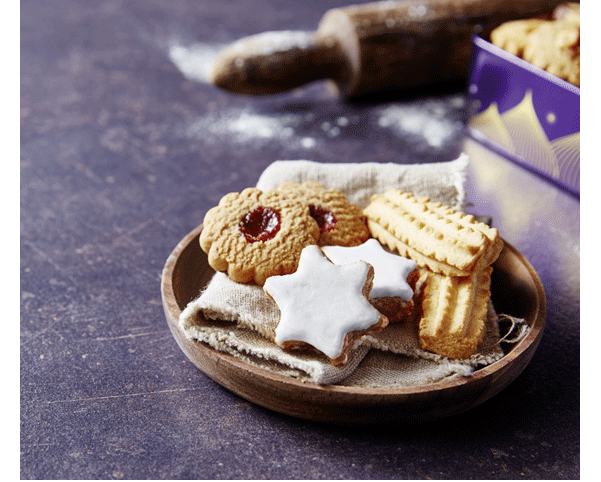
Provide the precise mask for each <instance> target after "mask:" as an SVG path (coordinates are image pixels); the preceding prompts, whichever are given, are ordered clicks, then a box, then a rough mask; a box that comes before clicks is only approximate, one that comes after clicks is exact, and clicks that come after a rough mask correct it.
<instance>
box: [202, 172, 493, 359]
mask: <svg viewBox="0 0 601 482" xmlns="http://www.w3.org/2000/svg"><path fill="white" fill-rule="evenodd" d="M200 245H201V248H202V249H203V250H204V251H205V252H206V253H207V254H208V261H209V264H210V265H211V266H212V267H213V268H214V269H215V270H217V271H222V272H224V273H227V275H228V276H229V278H230V279H231V280H232V281H235V282H236V283H250V284H255V285H258V286H260V287H263V290H264V292H265V294H266V296H267V297H268V299H269V300H271V302H273V303H275V304H276V305H277V307H278V308H279V310H280V314H281V316H280V321H279V324H278V325H277V327H276V328H275V329H274V330H271V331H269V332H268V334H267V335H266V336H267V337H268V338H269V339H270V340H271V341H272V342H274V343H276V344H277V345H278V346H280V347H281V348H282V349H285V350H292V349H305V350H306V349H311V350H316V351H318V352H320V353H322V354H324V355H326V356H327V358H328V359H329V360H330V362H331V363H332V364H334V365H343V364H345V363H346V362H347V361H348V360H349V357H350V354H351V353H352V351H353V350H355V349H357V347H358V346H359V345H360V344H361V342H362V339H363V338H364V337H365V336H366V335H370V334H373V333H376V332H378V331H381V330H384V329H386V327H387V326H388V325H389V323H418V324H419V343H420V345H421V346H422V348H423V349H424V350H428V351H431V352H433V353H436V354H438V355H441V356H444V357H449V358H455V359H461V358H468V357H470V356H471V355H473V354H475V353H476V351H477V347H478V343H479V342H480V341H481V340H482V338H483V336H484V332H485V328H484V326H485V318H486V313H487V306H488V302H489V299H490V275H491V272H492V268H491V264H492V263H493V262H494V261H495V260H496V258H497V257H498V256H499V253H500V251H501V249H502V247H503V242H502V241H501V239H500V237H499V234H498V232H497V230H496V229H493V228H490V227H488V226H487V225H485V224H483V223H480V222H477V221H476V220H475V218H474V217H473V216H470V215H465V214H463V213H460V212H457V211H454V210H453V209H451V208H450V207H448V206H445V205H443V204H441V203H434V202H431V201H430V199H429V198H427V197H423V196H417V195H413V194H411V193H407V192H402V191H399V190H394V189H390V190H387V191H386V192H384V193H381V194H375V195H374V196H373V197H372V199H371V203H370V204H369V205H368V206H367V207H366V208H365V209H364V210H361V209H359V208H358V207H357V206H355V205H353V204H351V203H349V202H348V201H347V200H346V198H345V196H344V194H343V193H342V192H341V191H337V190H335V189H326V188H324V187H323V186H321V185H320V184H317V183H315V182H307V183H303V184H294V183H285V184H283V185H281V186H280V187H279V188H278V189H272V190H268V191H261V190H260V189H257V188H248V189H245V190H244V191H242V192H241V193H230V194H227V195H226V196H224V197H223V198H222V199H221V201H220V203H219V205H218V206H216V207H214V208H212V209H211V210H209V211H208V212H207V214H206V216H205V218H204V228H203V231H202V233H201V236H200Z"/></svg>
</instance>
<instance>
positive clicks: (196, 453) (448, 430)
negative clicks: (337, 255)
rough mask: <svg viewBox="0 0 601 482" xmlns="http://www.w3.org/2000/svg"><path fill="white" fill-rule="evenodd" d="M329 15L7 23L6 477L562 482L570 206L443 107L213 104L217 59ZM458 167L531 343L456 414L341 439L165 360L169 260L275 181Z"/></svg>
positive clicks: (569, 351) (250, 12)
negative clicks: (324, 172)
mask: <svg viewBox="0 0 601 482" xmlns="http://www.w3.org/2000/svg"><path fill="white" fill-rule="evenodd" d="M344 3H345V2H342V1H335V0H328V1H322V2H311V1H300V0H299V1H295V2H285V1H278V0H229V1H228V0H226V1H223V2H211V1H183V0H176V1H170V0H153V1H140V0H131V1H120V0H104V1H102V0H86V1H75V0H64V1H56V0H54V1H44V0H39V1H23V2H21V184H20V190H21V194H20V202H21V273H20V274H21V338H20V354H21V360H20V363H21V378H20V383H21V421H20V424H21V440H20V443H21V445H20V448H21V477H22V478H24V479H69V478H71V479H72V478H76V479H148V478H151V479H152V478H154V479H184V478H200V479H257V478H275V479H288V478H300V479H307V478H309V479H337V478H339V479H411V478H415V479H426V478H431V479H474V478H475V479H490V478H496V479H573V478H578V477H579V451H580V445H579V440H580V426H579V416H580V411H579V401H580V395H579V393H580V381H579V380H580V376H579V373H580V365H579V359H580V358H579V357H580V341H579V340H580V326H579V321H580V314H579V304H580V284H579V280H580V271H579V269H580V268H579V266H580V237H579V219H580V215H579V209H580V204H579V201H578V200H577V199H574V198H573V197H571V196H569V195H566V194H565V193H562V192H561V191H559V190H558V189H557V188H555V187H554V186H552V185H551V184H549V183H547V182H545V181H543V180H541V179H539V178H538V177H537V176H534V175H532V174H530V173H528V172H526V171H524V170H522V169H521V168H519V167H517V166H515V165H513V164H511V163H509V162H507V161H505V160H504V159H501V158H498V157H497V156H495V155H494V154H492V153H490V152H488V151H486V150H485V149H483V148H482V147H481V146H479V145H477V144H476V143H474V142H473V141H471V140H469V139H466V138H465V136H464V133H463V126H464V124H465V121H466V119H467V102H466V99H465V97H464V95H463V90H464V89H463V86H461V85H460V86H457V85H454V86H438V87H437V88H436V89H428V90H422V91H411V92H402V93H399V95H397V96H394V97H391V96H389V97H388V98H386V97H382V96H380V97H377V98H376V97H374V98H370V99H364V100H362V101H356V102H348V101H343V100H340V99H338V98H336V97H335V96H334V95H333V93H332V92H331V91H330V90H329V89H328V88H327V86H326V85H325V84H324V83H321V82H317V83H314V84H311V85H308V86H305V87H303V88H300V89H297V90H295V91H293V92H290V93H286V94H281V95H277V96H273V97H265V98H250V97H241V96H236V95H232V94H228V93H226V92H222V91H220V90H218V89H216V88H215V87H213V86H211V85H209V84H208V83H207V82H206V74H205V73H206V66H207V65H208V60H210V58H211V57H212V56H214V53H215V52H216V51H217V50H218V49H219V48H221V47H223V46H225V45H226V44H228V43H230V42H231V41H233V40H236V39H237V38H239V37H242V36H246V35H250V34H254V33H259V32H262V31H268V30H289V29H290V30H313V29H314V28H315V27H316V25H317V23H318V21H319V19H320V18H321V16H322V14H323V12H325V10H326V9H328V8H330V7H334V6H340V5H343V4H344ZM461 150H466V151H468V153H470V155H471V156H472V166H471V168H470V183H469V189H470V192H469V199H470V208H471V210H472V212H474V213H476V214H487V215H492V216H493V220H494V224H495V225H496V226H497V227H498V228H499V230H500V231H501V233H502V235H503V236H504V238H505V239H507V240H508V241H509V242H510V243H512V244H513V245H514V246H516V247H517V248H518V249H519V250H520V251H521V252H522V253H523V254H524V255H525V256H526V257H527V258H528V259H529V260H530V261H531V263H532V264H533V265H534V267H535V269H536V270H537V271H538V272H539V275H540V276H541V279H542V280H543V283H544V285H545V289H546V291H547V297H548V299H547V302H548V317H547V328H546V332H545V336H544V337H543V339H542V341H541V344H540V346H539V349H538V351H537V353H536V354H535V356H534V358H533V360H532V362H531V364H530V365H529V366H528V367H527V369H526V370H525V371H524V373H523V374H522V375H521V376H520V377H518V379H517V380H516V381H515V382H514V383H512V384H511V385H510V386H509V387H508V388H507V389H505V390H504V391H503V392H502V393H500V394H499V395H497V396H495V397H494V398H493V399H491V400H489V401H488V402H486V403H484V404H482V405H481V406H479V407H477V408H475V409H473V410H470V411H469V412H467V413H464V414H461V415H457V416H454V417H450V418H447V419H445V420H442V421H437V422H431V423H425V424H421V425H414V426H400V427H366V428H352V427H345V426H331V425H328V424H319V423H311V422H307V421H303V420H297V419H294V418H290V417H287V416H284V415H280V414H278V413H273V412H271V411H268V410H265V409H263V408H260V407H257V406H255V405H253V404H250V403H248V402H246V401H244V400H242V399H241V398H239V397H237V396H236V395H233V394H232V393H230V392H229V391H227V390H225V389H223V388H221V387H220V386H219V385H217V384H215V383H214V382H213V381H211V380H210V379H209V378H207V377H206V376H205V375H204V374H203V373H202V372H200V371H199V370H197V369H196V368H195V367H194V365H192V363H191V362H189V361H188V360H187V359H186V357H185V356H184V355H183V353H182V352H181V351H180V350H179V348H178V346H177V345H176V343H175V341H174V340H173V338H172V337H171V334H170V332H169V329H168V327H167V324H166V322H165V319H164V315H163V310H162V307H161V299H160V292H159V284H160V275H161V270H162V268H163V264H164V262H165V260H166V258H167V257H168V255H169V253H170V252H171V250H172V249H173V248H174V247H175V245H176V244H177V243H178V242H179V240H180V239H181V238H183V237H184V236H185V235H186V234H187V233H188V232H189V231H190V230H191V229H193V228H194V227H195V226H197V225H198V224H200V222H201V221H202V217H203V215H204V213H205V212H206V211H207V210H208V209H209V208H210V207H212V206H213V205H215V204H216V203H217V202H218V200H219V198H220V197H221V196H222V195H224V194H225V193H227V192H230V191H238V190H241V189H242V188H244V187H247V186H251V185H254V184H255V182H256V180H257V179H258V176H259V174H260V173H261V171H262V170H263V169H264V168H265V167H266V166H267V165H269V164H270V163H271V162H273V161H275V160H278V159H310V160H315V161H321V162H363V161H380V162H400V163H403V162H405V163H407V162H432V161H447V160H451V159H454V158H455V157H456V156H457V154H458V153H459V152H460V151H461Z"/></svg>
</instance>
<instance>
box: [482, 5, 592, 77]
mask: <svg viewBox="0 0 601 482" xmlns="http://www.w3.org/2000/svg"><path fill="white" fill-rule="evenodd" d="M490 41H491V42H492V43H493V44H494V45H496V46H497V47H501V48H502V49H504V50H507V51H508V52H510V53H512V54H513V55H516V56H518V57H521V58H523V59H524V60H527V61H528V62H530V63H532V64H534V65H536V66H537V67H540V68H542V69H545V70H546V71H548V72H550V73H552V74H554V75H556V76H558V77H560V78H562V79H564V80H567V81H568V82H570V83H572V84H574V85H576V86H578V87H580V4H579V3H575V2H570V3H566V4H562V5H560V6H558V7H557V8H556V9H555V11H554V13H553V18H552V19H550V20H545V19H540V18H533V19H525V20H514V21H511V22H506V23H504V24H502V25H500V26H499V27H497V28H496V29H495V30H493V31H492V32H491V34H490Z"/></svg>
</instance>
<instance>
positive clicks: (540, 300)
mask: <svg viewBox="0 0 601 482" xmlns="http://www.w3.org/2000/svg"><path fill="white" fill-rule="evenodd" d="M202 229H203V225H202V224H201V225H199V226H197V227H196V228H194V229H193V230H192V231H190V232H189V233H188V234H187V235H186V236H185V237H184V238H183V239H182V240H181V241H180V242H179V243H178V244H177V246H176V247H175V248H174V250H173V251H172V252H171V254H170V255H169V257H168V258H167V260H166V262H165V266H164V268H163V272H162V277H161V296H162V301H163V308H164V311H165V316H166V318H167V321H168V323H169V327H170V329H171V331H172V332H173V331H174V330H176V331H178V332H180V333H181V334H182V336H185V335H183V332H182V331H181V329H180V327H179V323H178V320H179V315H180V314H181V312H182V309H181V308H180V307H179V305H178V303H177V301H176V296H175V293H174V290H173V284H172V279H173V274H174V270H175V267H176V265H177V263H178V260H179V257H180V255H181V254H182V252H183V251H184V250H185V249H186V248H187V247H188V246H189V245H190V243H192V242H196V243H198V237H199V236H200V233H201V231H202ZM504 242H505V246H504V248H503V252H502V254H504V253H505V251H509V253H510V254H511V255H513V256H515V257H516V258H517V260H518V261H519V262H520V263H521V264H522V265H523V266H524V267H525V268H526V270H527V271H528V274H529V275H530V276H531V278H532V281H533V283H534V285H535V289H536V302H537V307H536V310H535V311H534V315H533V317H532V320H531V323H529V326H530V330H529V332H528V334H527V335H526V336H525V337H524V338H523V339H522V340H520V341H519V342H518V343H517V344H516V345H515V346H514V347H513V348H512V349H511V351H510V352H509V353H507V354H506V355H505V356H503V357H502V358H501V359H499V360H498V361H496V362H494V363H492V364H490V365H487V366H485V367H482V368H479V369H478V370H475V371H474V372H473V373H472V374H471V375H470V376H468V377H457V378H454V379H451V380H443V381H439V382H434V383H430V384H426V385H419V386H413V387H390V388H364V387H352V386H344V385H319V384H316V383H312V382H304V381H301V380H298V379H296V378H293V377H287V376H285V375H281V374H278V373H274V372H271V371H269V370H266V369H263V368H260V367H257V366H254V365H251V364H249V363H246V362H244V361H243V360H240V359H239V358H236V357H235V356H233V355H230V354H227V353H223V352H220V351H218V350H215V349H214V348H212V347H210V346H209V345H206V344H204V343H201V342H198V341H196V340H194V342H195V343H196V345H197V346H198V348H199V349H200V350H201V352H202V353H203V355H204V356H206V357H210V358H213V359H218V361H219V362H220V363H226V364H228V365H230V366H233V367H235V368H236V369H238V370H244V371H246V372H249V373H250V374H252V375H254V376H256V377H259V378H261V379H264V380H269V381H271V382H273V383H276V384H284V385H287V386H290V387H296V388H298V389H302V390H303V391H306V390H311V391H318V392H330V393H339V394H342V395H344V394H348V395H352V396H354V397H356V396H367V397H370V396H374V397H377V398H378V399H379V400H381V398H382V397H397V396H407V395H410V394H417V393H420V394H423V393H427V392H434V391H439V390H445V389H449V388H455V387H460V386H462V385H465V384H470V383H474V382H476V381H477V380H480V379H483V378H486V377H489V376H491V375H492V374H494V373H495V372H497V371H498V370H500V369H502V368H504V367H506V366H508V365H509V364H511V363H513V362H514V361H515V360H516V359H517V358H519V357H520V356H522V355H523V354H524V352H526V350H527V349H528V348H529V347H530V346H531V345H532V344H533V343H535V342H538V341H539V339H540V336H541V335H542V331H543V329H544V326H545V316H546V297H545V291H544V288H543V284H542V282H541V280H540V278H539V276H538V274H537V273H536V271H535V270H534V268H533V267H532V265H531V264H530V262H529V261H528V260H527V259H526V258H525V257H524V256H523V255H522V254H521V253H520V252H519V251H518V250H517V249H516V248H515V247H513V246H512V245H511V244H510V243H508V242H507V241H504ZM203 254H204V253H203ZM204 255H205V256H206V254H204ZM493 266H494V264H493ZM526 321H530V320H526ZM174 335H175V333H174ZM186 355H187V356H188V353H186ZM192 361H193V362H194V360H192ZM216 381H217V382H218V383H219V381H218V380H216Z"/></svg>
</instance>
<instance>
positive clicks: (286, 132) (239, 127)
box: [186, 109, 317, 149]
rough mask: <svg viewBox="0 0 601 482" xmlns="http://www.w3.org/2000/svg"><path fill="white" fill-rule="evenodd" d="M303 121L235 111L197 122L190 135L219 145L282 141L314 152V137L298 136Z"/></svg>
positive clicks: (279, 115) (296, 116)
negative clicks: (312, 149) (297, 128)
mask: <svg viewBox="0 0 601 482" xmlns="http://www.w3.org/2000/svg"><path fill="white" fill-rule="evenodd" d="M303 121H304V116H302V115H297V114H276V115H265V114H260V113H256V112H253V111H252V110H250V109H234V110H228V111H224V112H215V113H210V114H208V115H207V116H206V117H203V118H200V119H197V120H196V121H195V122H194V123H193V124H191V125H190V126H189V127H188V129H187V133H186V134H187V135H188V136H190V137H196V138H204V139H207V136H209V137H210V138H211V139H213V140H214V141H215V142H234V143H239V144H252V143H255V144H264V143H265V142H268V141H271V140H280V141H284V142H285V143H286V145H287V146H289V147H302V148H305V149H311V148H314V147H315V146H316V145H317V141H316V140H315V139H314V138H313V137H308V136H304V137H299V136H296V135H295V128H296V127H298V126H299V125H300V124H301V123H302V122H303Z"/></svg>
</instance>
